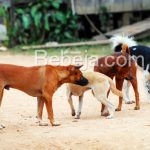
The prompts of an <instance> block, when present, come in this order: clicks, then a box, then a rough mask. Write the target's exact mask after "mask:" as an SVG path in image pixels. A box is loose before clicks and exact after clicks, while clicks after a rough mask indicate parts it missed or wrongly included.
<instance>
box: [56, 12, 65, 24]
mask: <svg viewBox="0 0 150 150" xmlns="http://www.w3.org/2000/svg"><path fill="white" fill-rule="evenodd" d="M55 17H56V19H57V20H58V21H60V22H61V23H63V24H66V23H67V18H66V16H65V15H64V14H63V13H62V12H57V13H56V16H55Z"/></svg>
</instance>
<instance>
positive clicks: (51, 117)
mask: <svg viewBox="0 0 150 150" xmlns="http://www.w3.org/2000/svg"><path fill="white" fill-rule="evenodd" d="M45 104H46V109H47V114H48V119H49V120H50V123H51V125H52V126H59V125H60V124H59V123H57V122H55V121H54V115H53V107H52V97H49V98H48V97H47V98H46V100H45Z"/></svg>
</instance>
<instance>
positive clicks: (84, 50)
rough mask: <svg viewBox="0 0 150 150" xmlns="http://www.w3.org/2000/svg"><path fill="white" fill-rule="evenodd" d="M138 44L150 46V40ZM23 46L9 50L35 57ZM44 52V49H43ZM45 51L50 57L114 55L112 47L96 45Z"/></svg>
mask: <svg viewBox="0 0 150 150" xmlns="http://www.w3.org/2000/svg"><path fill="white" fill-rule="evenodd" d="M138 43H140V44H143V45H147V46H150V38H146V39H143V40H140V41H138ZM21 47H22V46H16V47H14V48H13V49H10V50H9V53H10V54H14V55H17V54H21V55H34V54H35V50H31V49H29V50H26V51H23V50H22V49H21ZM42 50H44V49H42ZM45 51H46V52H47V53H48V56H60V55H61V54H62V52H63V53H64V54H65V55H82V56H84V55H85V54H87V55H88V56H91V55H97V56H102V55H109V54H111V53H112V48H111V45H110V44H109V45H95V46H78V47H68V48H67V47H65V48H49V49H45Z"/></svg>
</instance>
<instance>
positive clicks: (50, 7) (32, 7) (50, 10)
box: [8, 0, 78, 44]
mask: <svg viewBox="0 0 150 150" xmlns="http://www.w3.org/2000/svg"><path fill="white" fill-rule="evenodd" d="M61 6H62V0H55V1H54V0H37V1H36V2H31V3H29V4H28V6H27V7H22V8H15V12H14V13H15V14H14V17H15V22H14V26H13V27H12V26H9V27H8V28H9V29H8V31H9V37H10V39H13V40H14V42H15V43H16V44H33V43H44V42H47V41H57V42H64V41H66V40H67V41H72V40H74V33H75V31H76V30H77V28H78V25H77V16H74V15H72V13H71V10H70V9H68V8H66V9H64V10H63V8H61Z"/></svg>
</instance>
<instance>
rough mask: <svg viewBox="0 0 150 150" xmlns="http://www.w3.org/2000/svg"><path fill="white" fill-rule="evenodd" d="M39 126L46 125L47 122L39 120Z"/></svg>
mask: <svg viewBox="0 0 150 150" xmlns="http://www.w3.org/2000/svg"><path fill="white" fill-rule="evenodd" d="M39 126H48V123H45V122H43V121H42V122H41V121H39Z"/></svg>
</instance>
